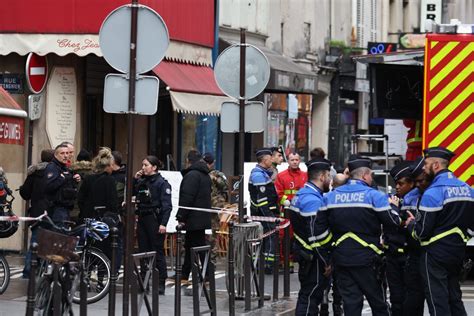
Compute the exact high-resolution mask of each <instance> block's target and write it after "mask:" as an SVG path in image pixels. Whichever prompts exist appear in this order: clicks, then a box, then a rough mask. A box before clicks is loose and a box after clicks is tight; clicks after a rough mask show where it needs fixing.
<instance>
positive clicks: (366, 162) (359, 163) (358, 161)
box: [347, 155, 372, 172]
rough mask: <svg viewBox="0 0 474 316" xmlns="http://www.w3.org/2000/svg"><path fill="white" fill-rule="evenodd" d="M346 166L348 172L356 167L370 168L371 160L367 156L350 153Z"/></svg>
mask: <svg viewBox="0 0 474 316" xmlns="http://www.w3.org/2000/svg"><path fill="white" fill-rule="evenodd" d="M347 166H348V167H349V172H352V171H353V170H355V169H357V168H362V167H366V168H371V166H372V161H371V160H370V159H369V158H364V157H361V156H359V155H351V156H350V157H349V161H348V162H347Z"/></svg>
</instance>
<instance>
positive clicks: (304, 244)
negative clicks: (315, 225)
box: [293, 233, 313, 251]
mask: <svg viewBox="0 0 474 316" xmlns="http://www.w3.org/2000/svg"><path fill="white" fill-rule="evenodd" d="M293 236H294V237H295V239H296V240H297V241H298V242H299V243H300V244H301V246H303V247H305V248H306V249H308V250H310V251H313V248H311V246H310V245H308V244H307V243H306V242H305V241H304V240H303V239H302V238H301V237H300V236H298V235H296V234H295V233H293Z"/></svg>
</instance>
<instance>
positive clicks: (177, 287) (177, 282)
mask: <svg viewBox="0 0 474 316" xmlns="http://www.w3.org/2000/svg"><path fill="white" fill-rule="evenodd" d="M182 229H183V226H182V225H178V226H176V274H175V277H174V315H175V316H181V246H182V242H183V241H182V236H181V230H182Z"/></svg>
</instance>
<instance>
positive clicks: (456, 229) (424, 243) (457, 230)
mask: <svg viewBox="0 0 474 316" xmlns="http://www.w3.org/2000/svg"><path fill="white" fill-rule="evenodd" d="M452 234H458V235H459V236H461V238H462V240H463V241H464V242H467V241H468V240H469V238H467V237H466V236H464V233H463V232H462V230H461V229H460V228H459V227H454V228H451V229H450V230H447V231H445V232H443V233H441V234H438V235H436V236H434V237H431V238H430V240H428V241H422V242H421V245H422V246H428V245H429V244H431V243H433V242H435V241H438V240H440V239H441V238H444V237H446V236H449V235H452Z"/></svg>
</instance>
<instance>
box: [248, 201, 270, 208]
mask: <svg viewBox="0 0 474 316" xmlns="http://www.w3.org/2000/svg"><path fill="white" fill-rule="evenodd" d="M250 203H251V204H252V205H253V206H255V207H261V206H265V205H268V201H265V202H262V203H254V202H253V201H250Z"/></svg>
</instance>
